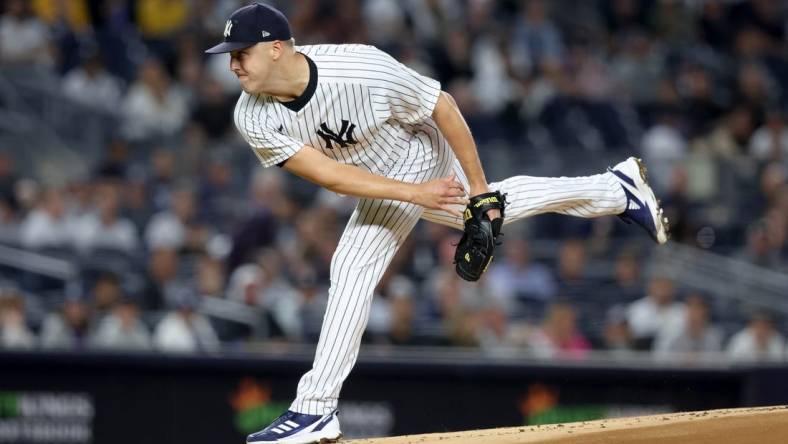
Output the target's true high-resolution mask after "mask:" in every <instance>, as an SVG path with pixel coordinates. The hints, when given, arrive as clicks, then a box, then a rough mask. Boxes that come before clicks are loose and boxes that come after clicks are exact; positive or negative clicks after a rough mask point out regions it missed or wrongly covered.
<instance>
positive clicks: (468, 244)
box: [454, 191, 506, 282]
mask: <svg viewBox="0 0 788 444" xmlns="http://www.w3.org/2000/svg"><path fill="white" fill-rule="evenodd" d="M505 206H506V197H505V196H504V195H503V194H501V192H500V191H495V192H493V193H484V194H479V195H477V196H473V197H471V199H470V203H468V206H467V207H466V208H465V213H464V217H465V232H464V233H463V235H462V239H460V243H459V244H457V251H455V253H454V264H455V266H456V270H457V274H459V275H460V277H461V278H463V279H465V280H466V281H471V282H473V281H478V280H479V278H480V277H482V274H483V273H484V272H485V271H486V270H487V266H488V265H490V262H491V261H492V258H493V251H494V250H495V246H496V245H500V244H501V242H499V241H498V236H500V235H501V226H502V225H503V217H504V215H503V211H504V207H505ZM492 209H498V210H501V217H500V218H496V219H494V220H492V221H491V220H490V219H489V218H488V217H487V210H492Z"/></svg>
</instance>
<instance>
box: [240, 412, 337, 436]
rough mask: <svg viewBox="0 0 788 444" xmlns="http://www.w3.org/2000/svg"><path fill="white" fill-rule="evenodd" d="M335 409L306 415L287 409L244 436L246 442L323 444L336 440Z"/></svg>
mask: <svg viewBox="0 0 788 444" xmlns="http://www.w3.org/2000/svg"><path fill="white" fill-rule="evenodd" d="M337 413H338V411H337V410H334V411H333V412H331V413H329V414H327V415H307V414H306V413H298V412H294V411H292V410H288V411H286V412H284V413H282V415H281V416H279V417H278V418H276V420H274V422H272V423H271V425H269V426H268V427H266V428H264V429H263V430H261V431H259V432H257V433H252V434H251V435H249V436H248V437H247V438H246V442H247V443H248V444H268V443H280V444H325V443H331V442H337V441H338V440H339V438H341V437H342V432H340V431H339V418H337Z"/></svg>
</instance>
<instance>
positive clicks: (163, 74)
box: [121, 59, 188, 140]
mask: <svg viewBox="0 0 788 444" xmlns="http://www.w3.org/2000/svg"><path fill="white" fill-rule="evenodd" d="M121 111H122V113H123V116H124V120H123V133H124V134H125V135H126V137H128V138H129V139H131V140H149V139H151V138H153V137H156V136H159V137H161V136H172V135H174V134H176V133H177V132H178V131H179V130H180V129H181V128H182V127H183V125H184V123H185V122H186V118H187V117H188V115H187V113H188V104H187V101H186V95H185V93H184V92H183V91H181V89H180V88H179V87H178V86H177V85H173V84H172V81H171V79H170V76H169V74H167V71H166V70H165V69H164V66H163V65H162V64H161V63H160V62H159V61H157V60H154V59H149V60H147V61H146V62H145V63H143V64H142V66H140V68H139V71H138V77H137V80H136V81H135V82H134V84H132V85H131V88H130V89H129V91H128V93H127V94H126V97H125V99H124V100H123V102H122V103H121Z"/></svg>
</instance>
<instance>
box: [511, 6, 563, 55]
mask: <svg viewBox="0 0 788 444" xmlns="http://www.w3.org/2000/svg"><path fill="white" fill-rule="evenodd" d="M521 4H522V5H523V7H522V8H521V12H520V15H519V16H518V17H517V19H516V22H515V27H514V37H513V44H512V50H513V53H514V54H515V55H516V57H517V58H518V60H520V61H521V63H523V64H528V65H530V67H529V69H538V68H539V67H540V66H541V65H542V64H543V63H548V64H555V63H557V62H558V61H559V60H561V57H562V56H563V52H564V47H563V42H562V41H561V33H560V32H558V29H557V28H556V26H555V25H554V24H553V22H552V21H551V20H550V18H549V17H548V11H547V7H548V6H547V3H546V2H544V1H542V0H529V1H527V2H522V3H521Z"/></svg>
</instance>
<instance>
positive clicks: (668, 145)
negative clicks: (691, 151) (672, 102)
mask: <svg viewBox="0 0 788 444" xmlns="http://www.w3.org/2000/svg"><path fill="white" fill-rule="evenodd" d="M678 125H679V118H678V116H677V115H676V110H673V109H662V110H658V111H657V117H656V121H655V124H654V125H653V126H652V127H651V128H649V129H648V130H646V132H645V133H644V134H643V138H642V140H641V142H640V145H641V151H642V153H643V157H644V159H645V160H646V163H647V165H648V172H649V184H651V186H652V187H654V189H655V190H657V191H655V192H656V193H658V194H662V193H665V192H667V190H668V189H669V188H670V180H671V178H672V174H673V170H674V168H675V167H676V166H677V165H679V164H681V163H682V162H683V161H684V159H685V157H686V155H687V141H686V140H685V138H684V136H683V135H682V133H681V131H680V128H679V127H678Z"/></svg>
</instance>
